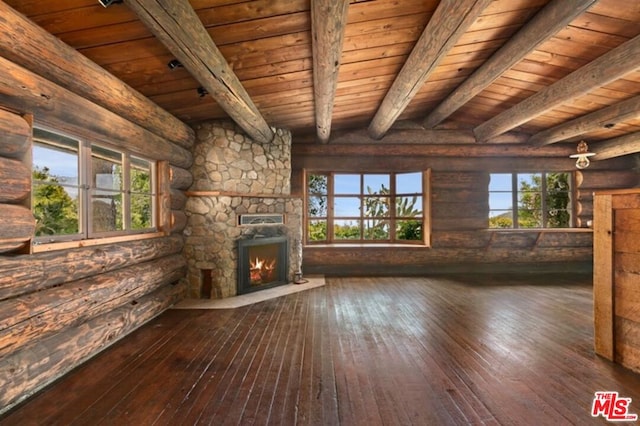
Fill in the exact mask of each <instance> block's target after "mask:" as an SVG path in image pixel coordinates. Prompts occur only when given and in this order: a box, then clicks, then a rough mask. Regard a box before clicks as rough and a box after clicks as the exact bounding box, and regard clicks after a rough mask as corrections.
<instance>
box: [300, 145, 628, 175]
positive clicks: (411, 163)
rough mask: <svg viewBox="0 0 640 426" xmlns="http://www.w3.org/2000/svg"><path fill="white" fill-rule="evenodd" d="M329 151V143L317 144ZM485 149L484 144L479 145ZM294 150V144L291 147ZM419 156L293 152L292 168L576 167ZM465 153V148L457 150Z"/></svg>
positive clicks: (615, 163)
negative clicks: (301, 153)
mask: <svg viewBox="0 0 640 426" xmlns="http://www.w3.org/2000/svg"><path fill="white" fill-rule="evenodd" d="M317 145H318V146H322V147H326V148H327V150H329V149H330V148H331V147H332V144H331V143H329V144H326V145H325V144H317ZM481 146H484V145H481ZM294 147H295V144H294ZM426 148H428V146H425V151H424V152H423V153H422V154H421V155H417V154H416V155H405V156H393V155H390V154H384V153H381V154H372V155H368V156H365V155H357V154H355V153H354V154H353V155H349V156H346V155H345V156H331V155H330V154H326V155H325V154H324V153H322V154H313V155H299V154H296V153H295V150H294V156H293V157H292V162H293V166H294V167H295V168H297V169H308V170H331V171H334V172H353V167H354V164H356V165H357V166H358V167H359V168H360V169H362V170H367V171H369V172H381V173H385V172H389V170H395V171H396V172H404V171H411V172H415V171H419V170H426V169H432V170H433V171H434V172H436V171H443V172H478V171H485V172H487V173H512V172H523V173H530V172H531V170H538V169H539V168H540V164H544V168H545V170H546V171H547V172H566V171H567V170H571V169H573V168H575V161H573V160H572V159H571V158H568V156H567V157H564V156H560V157H557V158H551V157H501V156H495V157H472V156H469V157H457V158H456V157H449V156H447V157H445V156H436V155H429V151H428V150H427V149H426ZM459 149H460V150H462V151H459V152H464V148H462V147H460V148H459ZM632 167H635V164H634V163H633V159H632V156H626V157H618V158H615V159H611V160H605V161H594V162H592V163H591V165H590V166H589V170H601V169H604V170H612V169H624V168H627V169H628V168H632Z"/></svg>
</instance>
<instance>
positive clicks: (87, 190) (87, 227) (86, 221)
mask: <svg viewBox="0 0 640 426" xmlns="http://www.w3.org/2000/svg"><path fill="white" fill-rule="evenodd" d="M81 150H82V153H81V155H80V178H81V180H82V191H81V193H82V195H83V196H82V199H81V200H80V217H81V218H82V219H81V221H80V223H81V225H80V227H81V234H82V235H83V238H91V237H92V236H93V226H92V223H93V212H92V211H91V198H92V192H93V191H94V188H93V187H92V185H91V176H92V170H91V145H90V144H89V142H88V141H82V144H81Z"/></svg>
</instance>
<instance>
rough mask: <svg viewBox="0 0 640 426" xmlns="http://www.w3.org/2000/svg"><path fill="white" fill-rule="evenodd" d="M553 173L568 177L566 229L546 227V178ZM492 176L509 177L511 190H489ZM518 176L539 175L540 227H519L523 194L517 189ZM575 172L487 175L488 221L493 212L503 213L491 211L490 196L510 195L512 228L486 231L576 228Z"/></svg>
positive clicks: (493, 228)
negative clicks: (521, 196)
mask: <svg viewBox="0 0 640 426" xmlns="http://www.w3.org/2000/svg"><path fill="white" fill-rule="evenodd" d="M553 173H563V174H567V175H568V179H567V180H568V183H569V190H568V191H567V193H568V196H569V201H568V205H567V208H566V211H567V212H568V214H569V226H568V227H549V226H548V213H549V208H548V205H547V197H548V195H549V194H548V190H547V176H548V175H549V174H553ZM493 175H511V190H510V191H506V190H494V191H492V190H491V177H492V176H493ZM519 175H540V177H541V178H540V191H539V193H540V212H541V216H542V226H541V227H521V226H520V220H519V219H520V216H519V211H520V208H519V202H520V194H522V193H523V192H522V191H520V187H519V180H518V176H519ZM575 187H576V185H575V172H573V171H530V172H523V171H520V172H495V173H489V186H488V188H487V189H488V191H487V195H488V200H489V206H488V207H489V216H488V219H489V220H490V219H491V217H492V216H491V213H492V212H495V211H505V210H504V209H492V208H491V194H495V193H510V194H511V224H512V226H510V227H508V228H501V227H491V226H489V227H488V229H489V230H492V231H495V230H509V229H518V230H540V229H544V230H550V229H572V228H576V214H575V211H574V205H575V203H574V199H575V195H576V194H575Z"/></svg>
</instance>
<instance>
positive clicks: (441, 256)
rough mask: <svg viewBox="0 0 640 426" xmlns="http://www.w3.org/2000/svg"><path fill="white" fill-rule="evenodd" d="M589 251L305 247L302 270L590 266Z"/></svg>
mask: <svg viewBox="0 0 640 426" xmlns="http://www.w3.org/2000/svg"><path fill="white" fill-rule="evenodd" d="M592 257H593V250H592V248H591V247H558V248H556V247H537V248H535V249H534V250H531V249H529V248H515V249H514V248H508V247H505V248H499V247H493V248H491V249H486V250H481V249H477V248H439V249H433V248H432V249H427V248H425V247H418V246H416V247H415V248H414V247H394V248H393V250H389V248H388V247H362V248H358V249H354V248H353V247H337V246H333V247H331V248H319V247H305V251H304V263H303V268H306V266H311V265H313V266H316V265H317V266H319V265H324V266H326V267H327V268H328V270H330V271H333V270H332V269H331V267H332V265H336V266H340V265H353V266H358V265H359V266H365V267H368V266H372V265H376V266H384V267H388V268H391V269H392V270H394V271H396V272H397V273H401V272H402V268H403V267H405V266H422V267H429V266H431V265H433V266H437V265H451V264H478V265H480V264H502V263H504V264H536V263H545V262H548V263H562V262H566V263H573V262H591V261H592Z"/></svg>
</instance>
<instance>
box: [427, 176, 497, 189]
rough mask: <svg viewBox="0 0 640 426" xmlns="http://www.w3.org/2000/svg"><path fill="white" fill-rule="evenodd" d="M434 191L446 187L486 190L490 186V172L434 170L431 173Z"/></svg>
mask: <svg viewBox="0 0 640 426" xmlns="http://www.w3.org/2000/svg"><path fill="white" fill-rule="evenodd" d="M431 187H432V188H433V191H438V190H439V189H441V188H444V189H454V188H455V189H466V190H477V191H481V192H486V191H487V190H488V188H489V174H488V173H470V172H465V173H462V172H458V173H454V172H434V173H432V174H431Z"/></svg>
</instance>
